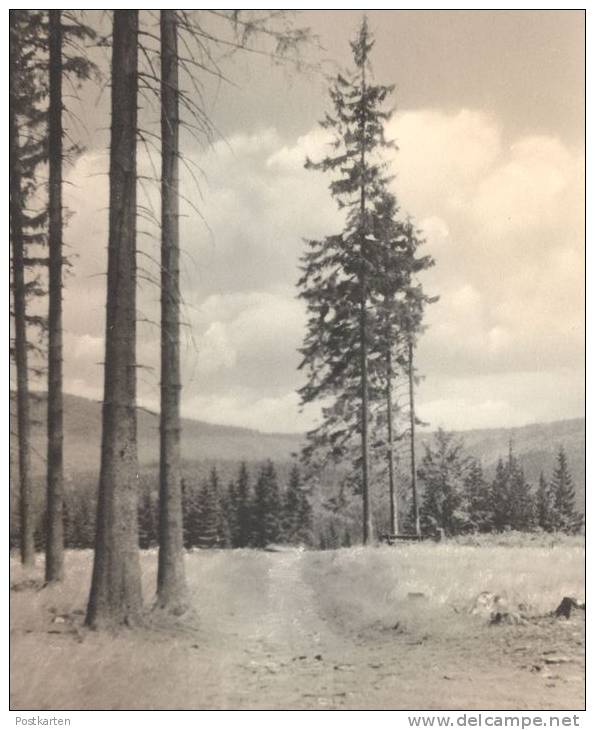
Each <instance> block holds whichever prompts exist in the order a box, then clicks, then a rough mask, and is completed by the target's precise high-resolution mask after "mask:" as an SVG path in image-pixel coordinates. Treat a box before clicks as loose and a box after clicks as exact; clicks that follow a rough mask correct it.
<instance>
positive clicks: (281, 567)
mask: <svg viewBox="0 0 595 730" xmlns="http://www.w3.org/2000/svg"><path fill="white" fill-rule="evenodd" d="M156 558H157V556H156V551H146V552H143V553H142V555H141V563H142V574H143V587H144V595H145V602H146V605H147V607H150V605H151V602H152V598H153V595H154V589H155V574H156V562H157V561H156ZM186 564H187V575H188V582H189V587H190V595H191V600H192V605H193V611H192V612H191V614H190V616H189V617H188V618H187V619H186V621H185V624H180V623H176V624H168V623H167V622H162V621H160V620H159V619H158V620H155V619H154V618H153V619H152V621H151V622H150V623H149V624H148V626H147V627H146V628H144V629H139V630H137V631H123V632H122V633H120V634H119V635H117V636H113V635H109V634H102V633H98V632H89V631H87V630H86V629H84V628H83V626H82V623H83V618H84V610H85V607H86V601H87V596H88V590H89V584H90V576H91V567H92V553H91V552H90V551H78V552H76V551H69V552H68V553H67V555H66V576H67V577H66V580H65V581H64V583H63V585H61V586H52V587H49V588H44V589H42V590H36V589H35V588H34V587H32V583H31V581H37V585H38V586H40V585H41V580H42V577H43V564H42V560H39V565H38V566H37V568H36V569H35V571H34V572H33V573H28V572H25V571H23V569H22V568H21V566H20V565H19V564H18V562H17V561H16V559H13V560H11V569H12V575H11V580H12V584H13V587H14V588H15V590H13V591H12V592H11V629H12V633H11V680H12V681H11V689H12V693H13V694H12V700H11V705H12V707H13V708H15V709H17V708H21V709H25V708H28V709H44V708H45V709H59V708H71V709H76V708H79V709H81V708H89V709H91V708H111V709H125V708H137V709H138V708H141V709H142V708H145V709H152V708H209V707H210V708H225V707H228V708H235V707H256V706H259V707H269V706H270V707H273V706H281V707H283V706H286V707H287V706H294V707H295V706H298V705H297V704H295V703H296V702H297V700H296V699H295V698H296V694H295V693H296V692H297V689H296V687H297V684H299V683H301V686H302V685H303V686H302V691H304V692H305V693H306V696H310V695H312V693H314V694H315V693H316V692H317V691H318V690H317V689H316V688H317V687H319V686H323V685H324V684H328V683H329V678H330V679H331V680H332V682H335V683H336V682H339V681H341V682H344V687H343V685H342V686H341V688H342V689H345V691H347V692H349V693H352V694H348V695H346V696H350V697H351V696H353V698H356V699H353V703H354V706H357V704H358V702H360V704H361V702H362V701H364V700H363V699H362V700H357V696H358V694H357V693H358V692H360V691H362V692H364V694H365V689H366V688H365V686H361V687H360V684H361V682H360V683H355V682H354V683H351V684H350V682H351V679H350V678H351V677H355V676H356V675H355V674H353V675H352V674H350V673H347V672H346V673H344V674H343V673H340V672H339V673H338V672H336V671H334V669H333V665H332V663H331V664H329V665H327V664H325V663H324V662H323V661H315V660H313V659H312V663H309V664H307V666H306V664H305V663H304V662H302V664H304V667H303V670H302V675H303V676H302V675H300V677H299V682H297V680H296V671H297V669H296V662H295V661H294V659H295V657H296V655H302V654H303V655H307V656H309V657H314V655H316V654H318V653H321V654H323V655H324V658H325V661H326V659H327V657H328V658H329V659H328V661H329V662H332V660H333V657H334V660H335V661H336V662H340V663H342V664H343V663H351V664H352V665H353V666H356V665H358V666H360V665H359V664H358V662H360V663H361V671H363V672H367V674H366V675H362V676H366V677H367V676H368V675H370V676H369V677H368V678H366V679H365V680H362V682H363V683H364V685H365V683H366V682H368V681H369V682H373V681H374V682H375V681H376V680H377V677H376V676H375V675H374V671H375V670H372V669H371V668H370V666H371V665H370V660H371V659H377V656H376V654H377V653H378V652H384V651H386V652H387V656H389V655H390V660H388V659H387V658H386V657H383V658H382V661H384V662H387V666H388V662H389V661H390V662H392V661H393V656H394V652H393V650H392V649H390V646H393V645H394V642H395V641H398V640H399V637H398V635H397V632H393V631H391V632H390V634H389V635H387V637H386V638H387V640H386V641H384V639H383V640H381V641H380V637H381V636H383V635H382V634H378V629H392V627H393V626H394V624H395V622H396V621H399V622H400V623H402V624H403V627H404V629H405V632H406V633H405V634H403V641H408V640H409V639H410V638H411V639H412V640H413V639H415V638H416V637H421V636H424V635H425V634H429V635H430V636H431V637H434V638H435V639H436V641H438V642H439V644H436V643H435V645H434V649H433V648H432V646H431V645H428V644H427V642H426V643H424V644H423V646H419V647H417V646H412V647H410V648H409V649H408V651H411V652H419V653H418V654H415V657H417V659H415V658H413V659H411V661H413V662H415V661H417V662H418V664H419V688H421V689H418V690H416V691H417V692H419V691H421V690H423V688H424V687H426V685H427V671H428V662H429V661H430V660H429V659H428V656H429V655H428V654H427V652H428V651H430V652H432V651H434V652H436V651H438V652H440V651H442V649H440V648H439V647H440V646H442V639H443V638H444V639H446V641H447V642H449V644H448V647H446V644H444V647H445V648H444V657H449V658H448V662H451V661H452V657H453V648H452V647H455V650H456V647H461V649H464V647H465V646H466V641H467V638H468V636H467V634H468V632H469V629H470V627H474V631H473V633H475V634H477V632H479V633H480V634H481V635H483V634H484V630H482V628H481V627H482V623H481V620H480V619H479V618H478V617H476V616H471V615H469V613H468V612H467V611H466V610H465V608H466V607H467V606H468V605H469V604H470V603H471V602H472V601H473V599H474V598H475V597H476V596H477V594H478V593H479V592H481V591H493V592H497V593H500V594H504V595H506V596H508V598H509V600H510V601H511V602H517V603H521V602H522V603H525V604H528V605H530V607H531V611H532V612H534V613H535V614H536V615H538V614H543V613H547V612H548V611H551V610H552V609H553V608H555V607H556V605H557V604H558V603H559V601H560V599H561V597H562V596H564V595H576V596H578V597H584V546H583V544H582V541H581V540H580V539H574V540H567V541H563V542H559V543H558V544H555V545H553V546H551V545H550V546H549V547H548V546H543V545H528V546H524V547H511V546H504V545H494V544H492V545H482V546H479V547H473V546H469V545H460V544H457V543H455V542H446V543H441V544H434V543H432V544H425V543H424V544H410V545H403V546H397V547H380V548H346V549H341V550H336V551H326V552H317V551H303V552H298V551H293V552H291V551H288V552H279V553H272V552H261V551H256V550H234V551H197V552H193V553H190V554H189V555H188V556H187V563H186ZM19 587H21V589H19ZM409 593H423V594H424V596H425V597H424V598H423V599H415V600H412V599H411V598H409V597H408V594H409ZM453 608H457V609H458V610H459V612H458V613H457V612H455V611H454V610H453ZM63 616H65V617H66V620H65V621H62V620H59V621H56V617H63ZM510 628H515V627H510ZM562 628H564V629H566V628H567V627H566V624H565V623H564V626H563V627H562ZM571 628H572V627H570V626H569V627H568V629H569V630H570V629H571ZM475 629H476V630H475ZM506 630H507V629H506V627H504V628H502V629H497V630H496V631H497V632H498V633H497V634H494V633H493V632H494V629H489V628H488V627H486V628H485V634H486V641H487V639H488V638H489V641H487V643H486V647H488V648H490V650H491V651H496V649H495V648H494V646H495V645H494V643H493V639H494V638H496V637H498V636H499V637H505V632H506ZM536 630H537V629H536ZM488 635H489V636H488ZM389 636H390V637H391V638H390V639H389ZM523 641H525V643H526V641H527V639H524V640H523ZM391 642H393V644H391ZM436 646H438V648H436ZM437 656H438V658H437V659H432V660H431V666H434V664H436V665H439V664H440V662H442V661H443V660H444V661H446V659H445V658H444V659H443V658H440V656H441V655H437ZM408 661H409V660H408ZM469 661H470V659H469V657H468V656H467V655H465V657H464V661H463V660H461V662H462V663H461V665H460V666H461V669H460V671H461V673H462V672H463V671H467V669H465V668H466V667H468V665H469ZM374 665H375V664H374ZM390 666H391V670H390V671H389V674H387V675H386V676H387V677H391V676H392V677H394V680H391V681H394V682H395V683H396V685H395V686H396V687H401V689H400V690H399V692H402V691H404V690H403V689H402V686H403V683H405V686H409V685H408V684H407V683H408V682H410V680H411V676H413V675H415V676H417V675H416V671H415V670H414V667H415V663H414V664H413V665H411V664H410V663H409V664H407V666H408V667H409V669H408V672H410V673H409V674H407V677H406V678H404V679H403V678H401V679H400V678H399V675H398V671H399V667H398V666H396V665H392V663H391V664H390ZM412 667H413V668H412ZM469 671H471V669H469ZM523 671H524V670H523ZM395 672H396V673H395ZM411 672H413V675H411ZM338 675H340V677H339V678H337V677H338ZM528 676H529V679H530V680H531V681H532V682H533V680H534V678H533V675H528ZM522 677H523V678H525V674H523V675H522ZM360 679H361V677H360ZM525 679H526V678H525ZM529 679H527V681H529ZM386 681H389V680H386ZM411 681H413V680H411ZM466 681H467V680H465V681H463V679H462V680H461V683H462V684H461V687H463V690H462V691H464V688H465V687H467V686H468V685H467V684H465V682H466ZM499 681H504V680H502V679H500V680H499ZM506 681H508V680H506ZM516 682H517V680H516V679H515V681H514V682H513V681H512V680H510V684H511V689H510V692H515V691H516V690H515V687H516V684H515V683H516ZM399 683H400V684H399ZM329 686H330V685H329ZM579 688H580V685H579ZM395 691H396V690H395ZM428 691H429V690H428ZM490 691H491V690H490V684H489V682H488V680H487V679H486V689H485V693H486V697H487V699H488V700H489V698H490V695H489V692H490ZM532 691H533V690H532ZM535 691H537V690H535ZM540 691H541V690H540ZM560 691H562V689H561V690H560ZM564 691H566V690H564ZM312 696H313V695H312ZM387 697H388V699H382V697H381V696H380V695H379V699H378V702H385V701H392V699H391V698H392V697H393V695H387ZM364 699H365V698H364ZM405 699H406V697H405ZM308 701H310V700H308ZM366 701H370V702H372V699H371V698H369V699H368V700H366ZM374 701H376V700H374ZM404 701H405V700H404ZM436 701H437V700H436ZM514 701H516V700H514V699H509V698H508V696H507V698H506V699H505V700H502V702H504V703H505V702H509V703H513V702H514ZM312 702H314V700H312ZM292 703H293V704H292ZM300 706H301V705H300ZM403 706H407V705H403ZM503 706H504V705H503Z"/></svg>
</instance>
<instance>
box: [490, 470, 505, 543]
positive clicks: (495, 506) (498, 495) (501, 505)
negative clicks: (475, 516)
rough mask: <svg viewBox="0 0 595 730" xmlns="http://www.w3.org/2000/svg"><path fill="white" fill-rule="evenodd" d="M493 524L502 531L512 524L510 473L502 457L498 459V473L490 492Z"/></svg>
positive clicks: (498, 530)
mask: <svg viewBox="0 0 595 730" xmlns="http://www.w3.org/2000/svg"><path fill="white" fill-rule="evenodd" d="M489 504H490V512H491V514H492V525H493V528H494V529H495V530H496V531H497V532H502V530H504V529H505V528H506V527H508V526H509V524H510V473H509V469H508V468H507V466H506V465H505V463H504V461H503V460H502V459H498V464H497V465H496V474H495V476H494V479H493V480H492V484H491V486H490V492H489Z"/></svg>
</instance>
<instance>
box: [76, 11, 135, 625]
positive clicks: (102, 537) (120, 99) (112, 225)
mask: <svg viewBox="0 0 595 730" xmlns="http://www.w3.org/2000/svg"><path fill="white" fill-rule="evenodd" d="M137 91H138V10H115V11H114V32H113V51H112V101H111V105H112V110H111V113H112V117H111V119H112V126H111V148H110V208H109V246H108V272H107V306H106V338H105V366H104V368H105V381H104V399H103V423H102V442H101V473H100V477H99V494H98V504H97V532H96V537H95V560H94V565H93V579H92V583H91V593H90V596H89V604H88V607H87V624H88V625H89V626H92V627H94V628H103V627H108V626H122V625H128V626H130V625H134V624H137V623H138V622H139V621H140V620H141V613H142V592H141V579H140V564H139V547H138V513H137V507H138V492H137V478H138V456H137V443H136V435H137V427H136V137H137Z"/></svg>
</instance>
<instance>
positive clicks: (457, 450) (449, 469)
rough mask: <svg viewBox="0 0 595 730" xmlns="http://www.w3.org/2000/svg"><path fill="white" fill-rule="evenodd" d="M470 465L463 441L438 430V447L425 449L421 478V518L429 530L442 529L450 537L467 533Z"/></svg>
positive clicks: (436, 437)
mask: <svg viewBox="0 0 595 730" xmlns="http://www.w3.org/2000/svg"><path fill="white" fill-rule="evenodd" d="M468 464H469V460H468V458H467V457H465V456H464V454H463V443H462V441H455V439H454V436H453V434H450V433H447V432H446V431H444V430H443V429H442V428H440V429H438V431H437V432H436V434H435V436H434V445H433V446H426V447H425V454H424V457H423V459H422V462H421V464H420V467H419V478H420V479H421V480H422V482H423V484H424V494H423V502H422V505H421V510H420V517H421V521H422V524H423V525H424V527H425V528H426V529H428V530H431V529H437V528H442V529H443V530H444V531H445V533H446V534H447V535H456V534H457V533H459V532H461V531H462V530H463V529H464V527H465V525H466V523H467V521H468V515H467V514H466V512H465V502H464V488H465V487H464V485H465V477H466V474H467V469H468Z"/></svg>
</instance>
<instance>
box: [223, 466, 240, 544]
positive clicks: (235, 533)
mask: <svg viewBox="0 0 595 730" xmlns="http://www.w3.org/2000/svg"><path fill="white" fill-rule="evenodd" d="M224 501H225V514H226V518H227V526H228V531H229V545H230V547H234V548H236V547H238V542H239V523H238V490H237V486H236V483H235V482H234V481H233V480H232V481H230V482H229V484H228V486H227V494H226V495H225V497H224Z"/></svg>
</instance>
